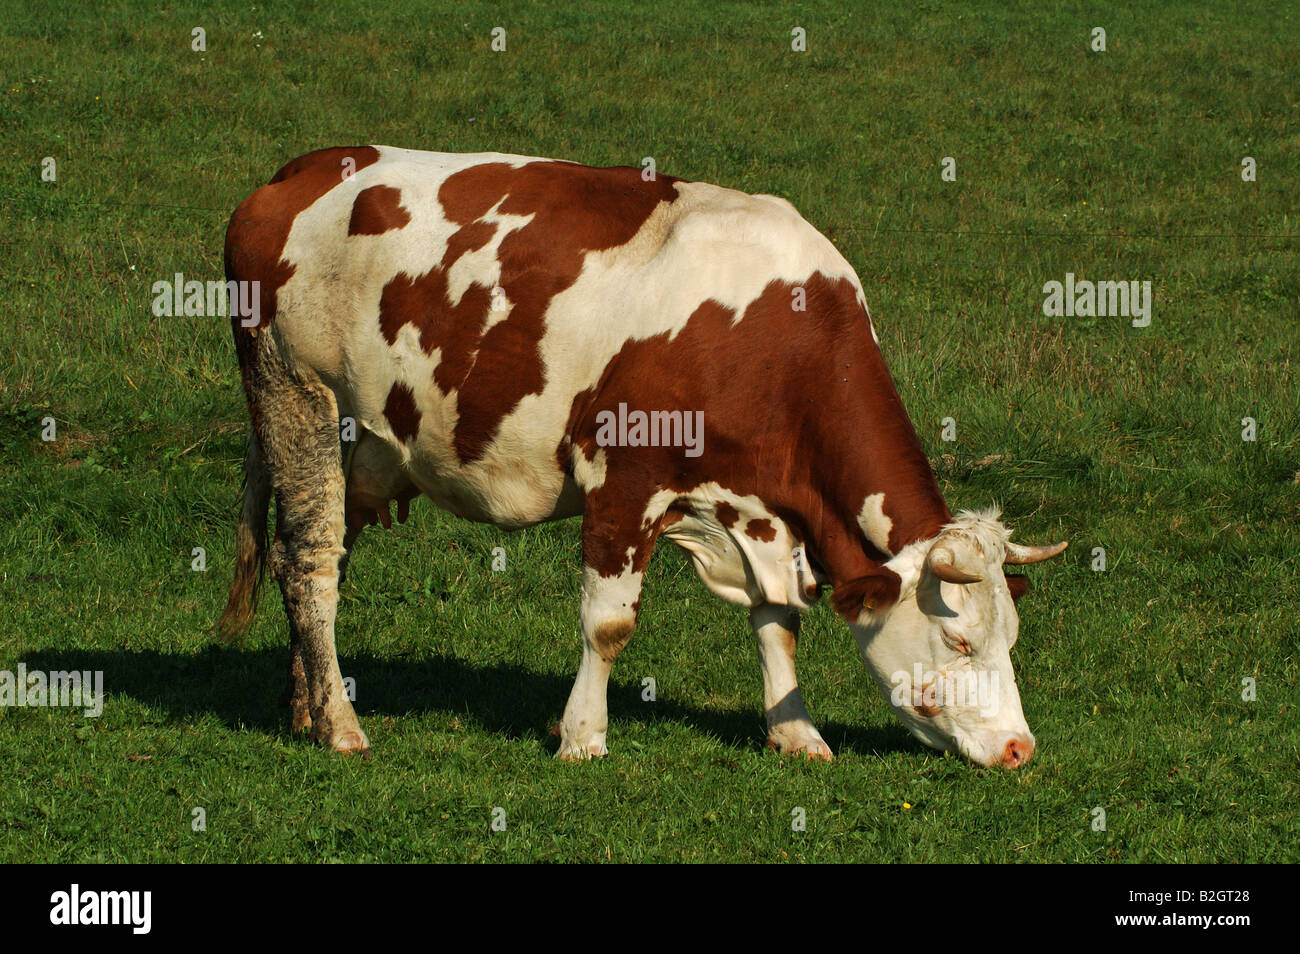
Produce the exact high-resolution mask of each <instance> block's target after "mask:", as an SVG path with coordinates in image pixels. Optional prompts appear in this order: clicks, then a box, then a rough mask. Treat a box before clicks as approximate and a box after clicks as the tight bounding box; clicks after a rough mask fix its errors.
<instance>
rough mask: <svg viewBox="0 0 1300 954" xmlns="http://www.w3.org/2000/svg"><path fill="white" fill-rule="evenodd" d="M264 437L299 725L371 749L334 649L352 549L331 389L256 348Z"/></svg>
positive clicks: (337, 746) (336, 745) (275, 561)
mask: <svg viewBox="0 0 1300 954" xmlns="http://www.w3.org/2000/svg"><path fill="white" fill-rule="evenodd" d="M259 358H260V359H261V360H260V362H259V370H260V371H261V373H260V374H258V375H257V378H256V386H257V390H258V406H259V409H260V422H259V425H260V426H259V427H258V437H259V440H260V442H261V445H262V451H263V454H264V455H265V458H266V463H267V467H268V469H269V470H270V473H271V481H272V488H273V490H274V494H275V502H276V531H275V540H274V542H273V543H272V546H271V554H270V564H271V572H272V574H273V575H274V577H275V579H276V581H277V582H278V583H279V584H280V591H281V593H282V594H283V596H284V608H285V613H286V615H287V616H288V617H289V645H290V650H289V652H290V664H289V665H290V668H289V677H290V685H289V691H288V693H287V695H288V696H289V706H290V710H291V720H292V725H293V727H294V728H295V729H300V730H301V729H307V728H310V729H311V737H312V738H313V739H314V740H315V741H318V742H321V743H322V744H324V745H328V746H329V747H330V748H332V749H334V750H335V751H340V752H357V751H361V752H364V751H366V750H367V749H368V748H369V742H368V740H367V739H366V735H365V733H364V732H362V731H361V725H360V723H359V722H358V721H357V717H356V713H355V712H354V711H353V709H352V704H351V703H350V702H349V701H348V699H347V695H346V693H345V691H344V688H343V677H342V674H341V673H340V672H339V664H338V657H337V655H336V654H335V649H334V615H335V611H336V608H337V605H338V582H339V569H340V563H341V561H342V559H343V556H344V554H345V552H346V551H345V548H344V529H343V522H344V518H343V497H344V477H343V468H342V460H341V455H340V447H339V436H338V411H337V408H336V405H335V402H334V395H333V393H332V392H330V391H329V389H328V388H326V387H324V386H323V385H322V384H320V382H319V381H309V380H306V379H304V378H303V377H302V376H300V375H298V374H295V373H293V372H292V371H290V369H288V368H287V367H286V366H285V365H284V364H283V362H282V361H280V360H279V356H278V355H277V354H276V353H275V352H274V350H273V348H272V347H265V349H264V350H263V351H262V353H261V354H260V355H259Z"/></svg>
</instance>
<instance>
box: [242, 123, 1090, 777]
mask: <svg viewBox="0 0 1300 954" xmlns="http://www.w3.org/2000/svg"><path fill="white" fill-rule="evenodd" d="M226 275H227V278H228V279H229V280H231V281H235V282H241V283H243V282H247V283H252V282H257V283H258V284H257V285H256V286H253V287H256V289H257V290H258V297H257V298H256V301H255V307H254V308H252V309H251V310H250V311H249V312H248V313H245V314H238V315H234V316H233V318H232V325H233V328H234V336H235V346H236V351H237V353H238V357H239V364H240V369H241V371H242V375H243V383H244V390H245V393H246V396H247V399H248V405H249V411H250V414H251V417H252V431H251V436H250V440H249V445H248V453H247V459H246V463H245V479H246V484H245V491H244V503H243V511H242V515H241V517H240V520H239V524H238V530H237V533H238V540H237V546H238V557H237V567H236V575H235V580H234V583H233V585H232V587H231V595H230V602H229V605H228V606H227V608H226V611H225V613H224V614H223V616H222V619H221V623H220V626H221V629H222V630H223V631H224V632H225V633H226V634H228V635H234V634H238V633H239V632H242V631H243V629H245V628H246V627H247V625H248V623H249V619H250V617H251V613H252V611H253V606H254V603H255V597H256V590H257V585H258V582H259V579H260V576H261V573H260V570H261V567H262V565H263V563H264V562H265V561H266V560H267V546H266V542H265V538H266V529H267V526H266V525H267V512H268V507H269V500H270V497H271V495H272V494H274V496H275V499H276V527H275V534H274V540H273V542H272V543H271V545H270V552H269V563H270V568H271V573H272V575H273V576H274V578H275V579H276V580H278V581H279V584H280V588H281V590H282V592H283V596H284V603H285V608H286V611H287V614H288V617H289V625H290V646H291V651H290V685H289V689H288V691H287V695H288V701H289V704H290V708H291V711H292V717H291V718H292V725H293V727H294V728H295V729H298V730H304V729H308V728H309V729H310V730H311V733H312V736H313V738H315V739H317V740H319V741H321V742H322V743H324V744H326V745H329V746H330V747H332V748H334V749H336V750H339V751H365V750H367V749H368V746H369V743H368V741H367V738H366V735H365V733H364V732H363V731H362V730H361V726H360V724H359V723H358V721H357V717H356V714H355V713H354V712H353V709H352V706H351V705H350V704H349V702H348V699H347V697H346V695H345V694H344V689H343V683H342V679H341V676H340V673H339V666H338V660H337V657H336V655H335V647H334V615H335V607H336V603H337V599H338V582H339V579H340V574H341V572H342V570H343V568H344V565H345V563H346V559H347V554H348V550H349V548H350V547H351V546H352V543H353V541H354V540H355V538H356V535H357V533H358V532H359V531H360V529H361V527H363V526H365V525H366V524H373V523H375V522H376V521H378V522H382V523H383V524H384V525H385V526H388V525H389V523H390V512H389V505H390V502H391V501H394V500H395V501H396V502H397V504H398V519H399V520H401V519H404V517H405V515H406V511H407V506H408V504H409V501H410V500H411V499H412V498H413V497H415V496H417V495H420V494H423V495H425V496H427V497H429V498H431V499H432V500H433V501H434V502H435V503H436V504H438V505H439V506H441V507H443V508H445V509H447V510H449V511H451V512H452V513H455V514H459V515H460V516H462V517H466V518H468V519H471V520H477V521H485V522H488V523H492V524H495V525H497V526H499V527H505V528H516V527H525V526H529V525H531V524H536V523H538V522H540V521H545V520H556V519H560V518H564V517H570V516H579V515H580V516H581V517H582V559H583V575H582V603H581V628H582V636H583V644H582V661H581V664H580V665H579V668H578V676H577V681H576V683H575V685H574V687H573V692H572V694H571V695H570V697H569V702H568V705H567V707H566V708H565V711H564V717H563V721H562V722H561V726H560V728H561V741H560V747H559V751H558V753H557V754H558V756H559V757H560V758H563V759H586V758H589V757H591V756H597V755H604V754H605V752H606V747H605V731H606V722H607V715H606V701H605V696H606V686H607V682H608V678H609V673H610V667H611V665H612V664H613V662H614V660H615V658H616V657H617V656H618V654H619V652H620V650H622V648H623V647H624V645H626V643H627V641H628V638H629V637H630V635H631V633H632V630H633V627H634V626H635V623H636V619H637V611H638V608H639V606H640V593H641V582H642V579H643V575H644V573H645V569H646V564H647V563H648V561H649V559H650V554H651V551H652V550H653V548H654V545H655V541H656V540H657V539H658V538H659V537H661V536H663V537H667V538H668V539H670V540H672V541H673V542H674V543H676V544H678V545H679V546H681V547H682V548H683V549H684V550H686V551H687V552H688V553H689V554H690V556H691V558H692V560H693V562H694V565H695V568H696V569H697V570H698V572H699V575H700V577H701V578H702V579H703V581H704V583H705V585H706V586H707V587H708V588H709V589H711V590H712V591H713V592H714V593H716V594H718V595H719V596H721V597H722V598H723V599H726V600H729V601H732V602H735V603H739V604H742V605H744V606H747V607H749V608H750V620H751V623H752V626H753V630H754V634H755V638H756V640H757V644H758V653H759V658H760V661H761V664H762V670H763V683H764V691H763V697H764V706H765V708H766V712H767V721H768V726H769V744H771V745H773V746H775V747H778V748H780V750H781V751H783V752H802V753H805V754H806V755H808V756H810V757H824V758H829V757H830V755H831V751H830V748H829V747H828V746H827V744H826V743H825V741H823V739H822V737H821V736H820V734H819V733H818V732H817V729H816V728H815V727H814V726H813V724H812V722H811V720H810V719H809V716H808V712H807V710H806V709H805V707H804V704H803V701H802V699H801V697H800V694H799V688H798V684H797V682H796V678H795V667H794V653H795V641H796V634H797V629H798V619H799V611H800V610H804V609H806V608H807V607H809V606H810V605H811V604H812V603H813V602H814V601H815V600H816V599H817V597H818V594H819V592H820V590H821V589H822V587H823V586H827V585H828V586H830V587H832V588H833V591H834V592H833V603H834V607H835V609H836V610H837V611H838V612H839V613H840V614H841V615H842V616H844V617H845V618H846V619H847V620H848V622H849V624H850V626H851V627H852V630H853V633H854V635H855V637H856V639H857V641H858V643H859V646H860V648H861V651H862V654H863V656H864V658H865V660H866V662H867V665H868V667H869V668H870V670H871V672H872V673H873V675H874V677H875V679H876V681H877V683H878V684H879V685H880V687H881V689H882V690H883V691H884V693H885V695H886V698H887V699H889V700H890V704H891V706H892V707H893V708H894V710H895V711H896V712H897V713H898V714H899V716H900V717H901V718H902V720H903V722H904V723H905V724H906V725H907V727H908V728H909V729H910V730H911V731H912V732H913V734H915V735H916V736H917V737H918V738H920V739H921V740H923V741H924V742H926V743H928V744H929V745H931V746H934V747H936V748H940V749H948V750H953V751H956V752H959V753H961V754H962V755H964V756H966V757H968V758H970V759H972V760H974V761H976V762H979V763H981V764H986V765H991V764H1001V765H1006V766H1010V767H1014V766H1017V765H1019V764H1021V763H1023V762H1024V761H1025V760H1026V759H1028V758H1029V756H1030V755H1031V754H1032V753H1033V748H1034V739H1033V736H1032V735H1031V734H1030V731H1029V728H1028V726H1027V725H1026V723H1025V719H1024V716H1023V714H1022V712H1021V707H1020V699H1019V694H1018V692H1017V690H1016V684H1015V677H1014V675H1013V672H1012V668H1011V660H1010V655H1009V652H1010V649H1011V646H1012V645H1013V644H1014V642H1015V639H1016V632H1017V628H1018V618H1017V615H1016V610H1015V607H1014V605H1013V598H1014V597H1018V596H1019V595H1020V593H1021V592H1022V591H1023V589H1024V587H1025V581H1024V579H1023V578H1020V577H1005V576H1004V574H1003V570H1002V565H1003V563H1032V562H1037V561H1038V560H1042V559H1046V558H1047V557H1049V556H1052V555H1054V554H1056V553H1059V552H1060V551H1061V549H1063V548H1064V546H1065V544H1059V545H1057V546H1055V547H1050V548H1049V547H1023V546H1018V545H1016V544H1013V543H1010V542H1009V541H1008V531H1007V530H1006V529H1005V528H1004V527H1003V526H1002V524H1001V523H999V522H998V520H997V515H996V513H986V514H969V513H967V514H962V515H960V516H959V517H957V518H956V519H954V518H953V516H952V514H951V513H949V511H948V508H947V506H946V505H945V503H944V500H943V498H942V496H941V495H940V492H939V488H938V485H937V483H936V481H935V478H934V475H933V473H932V471H931V470H930V467H929V464H928V462H927V461H926V458H925V455H924V453H923V451H922V449H921V446H920V444H919V442H918V441H917V438H916V433H915V431H914V430H913V427H912V424H911V422H910V420H909V419H908V416H907V414H906V412H905V411H904V409H903V406H902V404H901V402H900V401H899V398H898V394H897V393H896V391H895V389H894V386H893V382H892V381H891V379H890V376H889V372H888V371H887V370H886V367H885V362H884V360H883V359H882V358H881V355H880V351H879V349H878V347H877V343H876V339H875V334H874V332H873V330H872V327H871V319H870V316H869V314H868V312H867V307H866V303H865V299H864V297H863V293H862V286H861V284H860V283H859V281H858V278H857V276H856V275H855V274H854V272H853V269H852V268H851V267H850V266H849V264H848V263H847V262H846V261H845V260H844V258H843V257H842V256H841V255H840V254H839V252H838V251H836V249H835V248H834V247H833V246H832V244H831V243H830V242H829V241H827V240H826V239H825V238H824V237H823V236H822V235H821V234H819V233H818V232H817V230H816V229H814V228H813V227H812V226H811V225H809V224H808V223H807V222H806V221H804V219H803V218H802V217H800V215H799V213H798V212H796V211H795V209H794V207H793V206H791V205H790V203H788V202H786V201H785V200H783V199H779V198H776V197H774V196H769V195H746V194H744V193H741V192H736V191H733V190H731V189H724V188H720V187H718V186H714V185H708V184H705V183H700V182H687V181H684V180H680V179H676V178H672V177H670V176H664V175H660V176H658V177H656V178H653V179H651V180H649V181H647V180H646V178H644V177H643V175H642V173H641V170H639V169H632V168H612V169H599V168H593V167H590V166H584V165H578V164H575V163H570V162H557V161H553V160H547V159H535V158H525V157H520V156H509V155H498V154H475V155H451V154H442V153H430V152H415V151H410V150H404V149H394V148H390V147H387V146H360V147H355V148H337V149H325V150H321V151H318V152H314V153H311V154H309V155H306V156H303V157H301V158H299V159H295V160H294V161H293V162H291V163H289V164H288V165H286V166H285V167H284V168H283V169H281V170H280V171H279V172H278V173H277V174H276V176H275V177H274V178H273V179H272V180H271V182H270V184H268V185H266V186H265V187H263V188H261V189H259V190H257V191H256V192H255V193H253V195H252V196H250V197H249V198H248V199H247V200H245V201H244V202H243V203H242V204H241V205H240V206H239V208H238V209H237V210H236V212H235V214H234V216H233V218H232V219H231V221H230V226H229V229H228V231H227V234H226ZM232 287H234V286H232ZM245 287H249V286H245ZM638 412H639V413H640V414H642V415H645V416H646V418H648V420H649V421H650V427H649V428H648V429H647V428H646V427H645V426H643V425H644V423H645V421H644V420H643V419H640V418H638V417H637V415H638ZM652 412H666V413H659V414H654V413H652ZM673 412H678V413H677V416H676V417H673V416H672V415H673ZM344 418H352V419H353V420H354V421H355V422H356V424H357V439H356V440H355V441H354V442H346V441H345V442H341V441H340V434H339V425H340V421H341V420H342V419H344ZM616 419H617V421H618V424H617V426H615V425H614V424H613V422H614V421H615V420H616ZM629 421H632V422H633V423H632V424H631V425H630V426H629V424H628V422H629ZM696 421H699V422H701V423H702V431H701V432H700V433H698V434H696V435H694V438H693V440H694V443H692V444H691V445H690V446H682V445H683V443H685V441H684V439H683V433H684V431H685V428H686V427H687V426H689V425H690V424H691V423H693V422H696ZM674 441H675V442H676V446H665V445H672V444H674ZM990 674H991V675H992V676H994V677H995V678H993V679H992V680H986V682H985V683H981V685H982V687H983V691H982V695H981V696H980V697H979V698H976V697H975V696H976V694H975V693H974V692H970V693H966V694H965V698H963V693H962V692H960V691H958V692H957V693H953V692H952V688H953V686H954V685H956V686H957V688H958V689H959V690H960V689H961V688H963V687H964V686H972V687H973V686H974V685H975V682H976V680H975V677H976V676H977V675H979V676H980V677H981V678H982V677H984V676H988V675H990ZM989 683H991V686H990V685H989Z"/></svg>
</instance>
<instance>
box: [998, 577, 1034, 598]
mask: <svg viewBox="0 0 1300 954" xmlns="http://www.w3.org/2000/svg"><path fill="white" fill-rule="evenodd" d="M1003 576H1005V577H1006V578H1007V589H1009V590H1010V591H1011V599H1012V601H1013V602H1016V603H1019V602H1020V597H1022V596H1024V595H1025V594H1026V593H1028V592H1029V577H1027V576H1013V575H1012V574H1010V573H1004V574H1003Z"/></svg>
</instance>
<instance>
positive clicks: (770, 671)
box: [749, 603, 831, 759]
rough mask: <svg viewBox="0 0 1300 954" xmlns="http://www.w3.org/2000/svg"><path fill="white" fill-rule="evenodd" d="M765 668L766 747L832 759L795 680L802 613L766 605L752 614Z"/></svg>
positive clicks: (750, 618)
mask: <svg viewBox="0 0 1300 954" xmlns="http://www.w3.org/2000/svg"><path fill="white" fill-rule="evenodd" d="M749 623H750V625H751V626H752V627H753V628H754V640H755V642H757V643H758V661H759V663H760V664H761V665H762V667H763V708H764V710H765V712H766V714H767V744H768V745H769V746H771V747H772V748H774V749H779V750H780V751H781V753H782V754H790V753H802V754H804V755H806V756H807V757H808V758H810V759H829V758H830V757H831V747H830V746H829V745H827V744H826V742H825V740H824V739H822V737H821V733H820V732H818V731H817V727H816V726H814V725H813V724H812V719H811V718H809V716H808V710H807V708H805V707H804V704H803V696H802V695H801V694H800V692H799V682H798V679H797V678H796V677H795V669H794V650H795V643H796V642H797V640H798V635H799V612H798V611H797V610H795V609H793V608H791V607H789V606H773V605H771V604H767V603H764V604H762V605H759V606H755V607H754V608H753V609H751V610H750V611H749Z"/></svg>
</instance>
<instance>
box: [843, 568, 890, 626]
mask: <svg viewBox="0 0 1300 954" xmlns="http://www.w3.org/2000/svg"><path fill="white" fill-rule="evenodd" d="M901 584H902V580H900V579H899V578H898V574H897V573H895V572H894V571H893V570H890V569H886V568H885V567H883V566H882V567H880V568H879V569H878V570H877V571H876V572H874V573H871V574H868V575H867V576H860V577H858V578H857V579H856V580H848V581H847V582H845V583H839V584H837V585H836V586H835V590H834V592H833V593H832V594H831V605H832V606H834V607H835V612H837V613H839V614H840V615H841V616H843V617H844V618H845V619H846V620H848V621H849V622H850V623H856V622H857V621H858V618H859V617H860V616H861V615H862V614H863V613H864V612H873V613H879V612H881V611H882V610H887V609H889V607H891V606H893V605H894V604H895V603H897V602H898V590H899V586H900V585H901Z"/></svg>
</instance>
